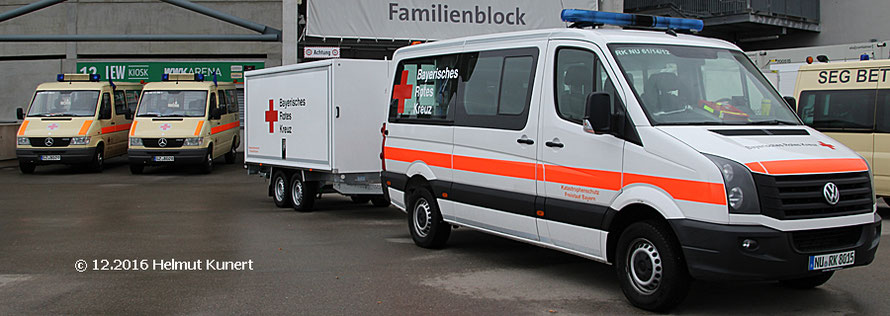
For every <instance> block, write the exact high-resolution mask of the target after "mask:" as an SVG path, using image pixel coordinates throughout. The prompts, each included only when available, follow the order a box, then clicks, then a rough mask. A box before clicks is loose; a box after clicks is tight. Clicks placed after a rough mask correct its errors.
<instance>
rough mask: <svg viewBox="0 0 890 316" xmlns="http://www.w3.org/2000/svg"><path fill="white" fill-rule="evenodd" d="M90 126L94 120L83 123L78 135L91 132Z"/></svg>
mask: <svg viewBox="0 0 890 316" xmlns="http://www.w3.org/2000/svg"><path fill="white" fill-rule="evenodd" d="M90 125H93V120H86V121H83V125H81V126H80V132H77V135H86V134H87V132H88V131H89V130H90Z"/></svg>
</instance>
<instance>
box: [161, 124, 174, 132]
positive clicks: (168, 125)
mask: <svg viewBox="0 0 890 316" xmlns="http://www.w3.org/2000/svg"><path fill="white" fill-rule="evenodd" d="M171 127H173V126H170V123H166V124H164V125H161V130H163V131H166V130H168V129H170V128H171Z"/></svg>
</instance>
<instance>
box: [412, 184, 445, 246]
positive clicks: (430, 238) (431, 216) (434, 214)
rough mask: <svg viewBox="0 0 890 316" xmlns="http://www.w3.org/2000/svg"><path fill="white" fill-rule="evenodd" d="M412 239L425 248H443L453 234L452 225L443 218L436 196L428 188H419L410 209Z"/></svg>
mask: <svg viewBox="0 0 890 316" xmlns="http://www.w3.org/2000/svg"><path fill="white" fill-rule="evenodd" d="M408 210H409V212H408V230H409V231H411V239H413V240H414V243H415V244H416V245H418V246H420V247H423V248H442V247H443V246H445V243H446V242H448V237H449V236H450V235H451V225H448V223H446V222H445V221H443V220H442V213H440V212H439V205H438V203H436V198H434V197H433V194H432V193H430V191H429V190H427V189H426V188H418V189H417V190H416V191H415V193H414V194H413V198H412V199H411V207H410V208H409V209H408Z"/></svg>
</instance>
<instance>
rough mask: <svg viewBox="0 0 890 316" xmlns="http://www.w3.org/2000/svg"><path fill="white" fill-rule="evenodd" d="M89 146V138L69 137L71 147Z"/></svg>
mask: <svg viewBox="0 0 890 316" xmlns="http://www.w3.org/2000/svg"><path fill="white" fill-rule="evenodd" d="M89 144H90V137H89V136H77V137H71V145H89Z"/></svg>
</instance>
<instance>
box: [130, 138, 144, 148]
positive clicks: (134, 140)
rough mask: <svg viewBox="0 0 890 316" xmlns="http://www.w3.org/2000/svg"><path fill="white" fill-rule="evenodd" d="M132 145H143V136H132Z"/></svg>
mask: <svg viewBox="0 0 890 316" xmlns="http://www.w3.org/2000/svg"><path fill="white" fill-rule="evenodd" d="M130 146H142V138H139V137H130Z"/></svg>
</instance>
